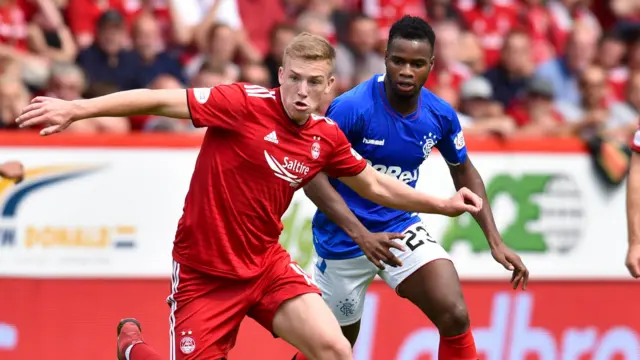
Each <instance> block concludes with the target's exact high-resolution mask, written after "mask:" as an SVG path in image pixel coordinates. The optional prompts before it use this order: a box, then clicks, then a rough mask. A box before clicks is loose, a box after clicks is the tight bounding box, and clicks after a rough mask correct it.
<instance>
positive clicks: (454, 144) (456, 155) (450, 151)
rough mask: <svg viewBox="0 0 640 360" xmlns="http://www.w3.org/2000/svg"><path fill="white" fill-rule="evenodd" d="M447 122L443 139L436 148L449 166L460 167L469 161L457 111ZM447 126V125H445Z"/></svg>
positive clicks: (450, 115)
mask: <svg viewBox="0 0 640 360" xmlns="http://www.w3.org/2000/svg"><path fill="white" fill-rule="evenodd" d="M445 121H447V122H448V127H445V131H444V133H443V134H442V139H440V141H439V142H438V144H437V145H436V147H437V148H438V150H440V153H441V154H442V157H444V159H445V161H446V162H447V163H449V165H460V164H462V163H463V162H465V160H467V146H466V144H465V141H464V135H463V134H462V127H461V126H460V120H458V115H457V114H456V113H455V111H453V110H451V111H450V112H449V114H448V116H447V118H446V119H445ZM446 125H447V123H445V126H446Z"/></svg>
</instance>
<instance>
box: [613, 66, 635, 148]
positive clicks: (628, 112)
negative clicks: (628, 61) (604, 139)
mask: <svg viewBox="0 0 640 360" xmlns="http://www.w3.org/2000/svg"><path fill="white" fill-rule="evenodd" d="M611 114H613V117H615V118H616V119H618V121H619V123H620V124H621V128H622V134H620V136H619V137H623V139H626V138H625V136H628V135H629V134H631V133H632V132H633V130H634V129H635V128H636V125H637V121H638V119H640V71H636V72H634V73H632V74H631V76H630V77H629V81H628V82H627V84H626V89H625V97H624V99H623V101H619V102H616V103H614V104H612V105H611ZM624 124H628V126H625V125H624Z"/></svg>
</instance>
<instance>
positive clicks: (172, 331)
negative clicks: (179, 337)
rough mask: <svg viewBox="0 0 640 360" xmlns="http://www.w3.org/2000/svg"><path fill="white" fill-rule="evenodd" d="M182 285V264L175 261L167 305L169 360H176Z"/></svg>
mask: <svg viewBox="0 0 640 360" xmlns="http://www.w3.org/2000/svg"><path fill="white" fill-rule="evenodd" d="M179 284H180V264H179V263H178V262H176V261H175V260H174V261H173V271H172V272H171V295H169V297H168V298H167V303H169V306H171V313H170V314H169V360H176V310H178V302H177V301H176V299H175V296H176V294H177V293H178V285H179Z"/></svg>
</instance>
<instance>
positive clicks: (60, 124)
mask: <svg viewBox="0 0 640 360" xmlns="http://www.w3.org/2000/svg"><path fill="white" fill-rule="evenodd" d="M73 108H74V107H73V102H71V101H64V100H60V99H55V98H50V97H45V96H38V97H36V98H35V99H33V100H31V104H29V105H27V106H26V107H25V108H24V109H22V114H21V115H20V116H19V117H18V118H17V119H16V123H17V124H18V125H19V126H20V127H21V128H22V127H30V126H36V125H45V126H46V127H45V128H44V129H42V130H41V131H40V135H43V136H45V135H51V134H55V133H59V132H61V131H62V130H64V129H66V128H67V127H69V125H71V124H72V123H73V121H74V120H73Z"/></svg>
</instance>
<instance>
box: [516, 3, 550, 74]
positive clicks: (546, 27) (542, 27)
mask: <svg viewBox="0 0 640 360" xmlns="http://www.w3.org/2000/svg"><path fill="white" fill-rule="evenodd" d="M545 3H546V1H545V0H523V1H522V3H521V4H520V6H519V8H518V22H519V23H520V24H523V27H524V28H525V29H526V31H527V32H528V33H529V35H530V36H531V41H532V49H531V53H532V54H533V56H534V61H535V63H536V64H540V63H543V62H545V61H549V60H551V59H552V58H554V57H555V47H554V46H553V39H554V37H553V36H554V26H553V19H552V18H551V13H550V12H549V9H547V7H546V6H545Z"/></svg>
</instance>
